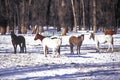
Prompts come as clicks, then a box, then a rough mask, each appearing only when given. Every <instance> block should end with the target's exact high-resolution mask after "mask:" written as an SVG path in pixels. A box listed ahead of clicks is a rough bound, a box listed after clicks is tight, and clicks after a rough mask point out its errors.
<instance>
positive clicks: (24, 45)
mask: <svg viewBox="0 0 120 80" xmlns="http://www.w3.org/2000/svg"><path fill="white" fill-rule="evenodd" d="M23 47H24V49H25V53H26V42H24V44H23Z"/></svg>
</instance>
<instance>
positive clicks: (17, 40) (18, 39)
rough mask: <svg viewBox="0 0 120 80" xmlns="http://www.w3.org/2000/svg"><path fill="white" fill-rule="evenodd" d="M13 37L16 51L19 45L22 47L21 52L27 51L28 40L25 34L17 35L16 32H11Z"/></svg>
mask: <svg viewBox="0 0 120 80" xmlns="http://www.w3.org/2000/svg"><path fill="white" fill-rule="evenodd" d="M11 39H12V45H13V47H14V53H16V49H17V45H19V47H20V53H22V52H25V53H26V42H25V38H24V37H23V36H17V35H16V34H15V33H14V32H11Z"/></svg>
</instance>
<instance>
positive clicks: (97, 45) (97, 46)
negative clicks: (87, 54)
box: [96, 42, 99, 52]
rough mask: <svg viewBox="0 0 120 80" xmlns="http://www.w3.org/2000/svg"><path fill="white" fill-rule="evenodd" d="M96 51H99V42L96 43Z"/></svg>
mask: <svg viewBox="0 0 120 80" xmlns="http://www.w3.org/2000/svg"><path fill="white" fill-rule="evenodd" d="M96 49H97V52H99V42H97V43H96Z"/></svg>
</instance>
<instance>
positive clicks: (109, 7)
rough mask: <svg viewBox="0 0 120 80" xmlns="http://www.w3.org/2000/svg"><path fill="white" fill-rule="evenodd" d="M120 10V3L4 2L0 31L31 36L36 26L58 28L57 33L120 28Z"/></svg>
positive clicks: (0, 5)
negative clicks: (29, 30)
mask: <svg viewBox="0 0 120 80" xmlns="http://www.w3.org/2000/svg"><path fill="white" fill-rule="evenodd" d="M119 8H120V1H119V0H0V32H1V34H5V33H6V28H7V27H9V28H7V29H8V30H14V31H15V30H16V28H18V30H19V33H27V29H33V28H34V26H36V27H37V28H39V29H41V30H42V27H43V26H48V27H49V26H54V27H56V28H57V31H60V30H61V27H62V28H63V30H64V31H68V30H70V31H72V30H74V31H77V30H78V29H81V28H84V29H93V30H94V31H95V32H96V31H97V30H98V29H100V28H110V29H115V28H118V27H119V25H120V15H119V14H120V9H119ZM77 26H78V28H77ZM33 30H34V29H33ZM41 30H39V31H41ZM33 33H34V31H33Z"/></svg>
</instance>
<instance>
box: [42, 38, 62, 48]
mask: <svg viewBox="0 0 120 80" xmlns="http://www.w3.org/2000/svg"><path fill="white" fill-rule="evenodd" d="M42 45H43V46H47V47H50V48H53V47H57V46H60V45H61V40H60V39H59V38H57V39H51V38H44V39H43V40H42Z"/></svg>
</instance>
